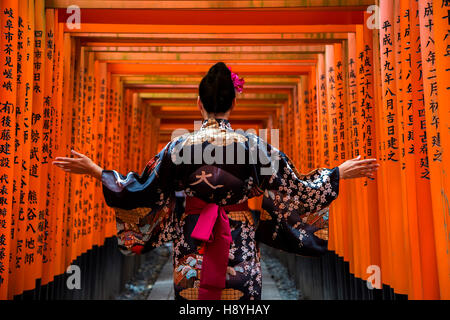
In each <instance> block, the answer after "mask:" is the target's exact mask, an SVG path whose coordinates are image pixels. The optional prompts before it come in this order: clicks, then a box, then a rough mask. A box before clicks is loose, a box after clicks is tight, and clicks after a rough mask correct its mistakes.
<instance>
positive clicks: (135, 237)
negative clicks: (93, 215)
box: [102, 143, 174, 255]
mask: <svg viewBox="0 0 450 320" xmlns="http://www.w3.org/2000/svg"><path fill="white" fill-rule="evenodd" d="M169 147H170V143H169V144H167V145H166V147H164V148H163V149H162V150H161V151H160V152H159V153H158V154H157V155H155V156H154V157H153V159H151V160H150V161H149V162H148V163H147V165H146V166H145V168H144V171H143V172H142V174H140V175H139V174H138V173H136V172H133V171H131V172H129V173H128V174H127V175H126V176H124V175H122V174H120V173H119V172H117V171H116V170H103V171H102V190H103V196H104V198H105V202H106V204H107V205H108V206H109V207H112V208H113V209H114V212H115V217H116V226H117V239H118V245H119V249H120V250H121V251H122V253H123V254H126V255H134V254H139V253H144V252H146V251H149V250H151V249H153V248H155V247H157V246H159V245H161V244H163V243H164V242H167V241H170V240H171V237H172V234H171V231H172V224H173V215H172V207H173V203H174V201H173V200H174V190H172V185H173V184H171V179H172V174H173V166H174V164H173V162H172V160H171V157H170V151H169V149H170V148H169Z"/></svg>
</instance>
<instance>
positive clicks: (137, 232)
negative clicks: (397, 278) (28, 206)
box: [102, 119, 339, 300]
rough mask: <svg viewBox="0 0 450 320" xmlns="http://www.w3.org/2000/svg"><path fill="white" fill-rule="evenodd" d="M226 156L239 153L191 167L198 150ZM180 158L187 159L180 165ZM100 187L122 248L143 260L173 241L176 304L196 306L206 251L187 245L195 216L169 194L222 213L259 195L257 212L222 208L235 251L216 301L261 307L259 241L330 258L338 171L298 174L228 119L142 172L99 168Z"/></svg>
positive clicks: (212, 122)
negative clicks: (326, 254) (187, 302)
mask: <svg viewBox="0 0 450 320" xmlns="http://www.w3.org/2000/svg"><path fill="white" fill-rule="evenodd" d="M227 148H233V150H234V151H238V152H235V153H234V154H232V155H233V157H234V158H231V159H233V160H234V162H233V163H231V164H230V163H229V162H228V161H216V162H214V163H207V162H206V161H205V160H204V159H202V160H201V161H195V160H196V159H195V157H196V154H197V155H198V152H199V151H200V152H203V153H205V152H206V151H208V152H210V151H211V150H214V152H213V153H214V154H215V156H217V155H219V156H218V157H216V158H215V159H216V160H217V159H221V158H220V157H223V160H229V159H228V158H226V157H227V156H228V153H227V150H228V151H229V150H231V149H227ZM209 149H211V150H209ZM239 151H240V152H244V154H245V157H244V158H245V161H244V162H242V161H241V162H239V159H238V158H239ZM252 151H256V152H252ZM221 152H222V153H221ZM230 154H231V153H230ZM180 155H184V156H186V157H185V158H184V159H185V160H186V159H190V160H191V161H184V162H181V163H180V162H179V161H178V160H179V158H177V157H179V156H180ZM241 160H242V159H241ZM263 172H264V173H263ZM102 183H103V194H104V198H105V201H106V203H107V205H108V206H110V207H112V208H114V210H115V212H116V223H117V238H118V244H119V248H120V250H121V251H122V252H123V253H124V254H128V255H132V254H140V253H145V252H147V251H149V250H152V249H153V248H155V247H158V246H160V245H162V244H163V243H165V242H170V241H171V242H173V248H174V254H173V265H174V289H175V290H174V291H175V298H176V299H188V300H189V299H197V298H198V288H199V284H200V279H201V272H202V270H201V267H202V260H203V253H204V244H205V243H204V242H202V241H199V240H197V239H194V238H192V237H191V233H192V231H193V229H194V227H195V225H196V222H197V220H198V214H197V215H195V214H186V213H185V212H184V211H183V210H175V203H176V200H175V192H176V191H181V190H182V191H184V192H185V194H186V196H192V197H198V198H200V199H202V200H203V201H205V202H214V203H216V204H217V205H219V206H225V205H232V204H238V203H243V202H245V201H246V200H248V199H250V198H252V197H255V196H259V195H264V196H263V204H262V208H263V211H262V212H259V211H229V210H228V211H227V210H226V213H227V216H228V220H229V224H230V229H231V236H232V243H231V246H230V250H229V259H228V267H227V272H226V285H225V289H224V290H223V291H222V299H224V300H252V299H255V300H258V299H261V264H260V251H259V246H258V244H259V242H263V243H265V244H267V245H269V246H272V247H275V248H278V249H281V250H284V251H287V252H292V253H295V254H300V255H306V256H318V255H321V254H323V253H324V252H326V250H327V243H328V206H329V205H330V204H331V202H332V201H333V200H334V199H336V197H337V196H338V191H339V170H338V168H333V169H327V168H319V169H316V170H314V171H312V172H310V173H308V174H306V175H302V174H300V173H299V172H298V171H297V170H296V168H295V167H294V165H293V164H292V162H291V161H290V160H289V158H288V157H287V156H286V155H285V154H284V153H283V152H281V151H280V150H278V149H277V148H275V147H273V146H271V145H270V144H267V143H265V142H264V141H263V140H262V139H260V138H259V137H258V136H256V135H254V134H252V133H248V132H240V131H237V130H236V131H234V130H233V129H232V128H231V125H230V123H229V122H228V121H227V120H224V119H208V120H205V121H204V122H203V124H202V127H201V128H200V130H198V131H195V132H193V133H187V134H185V135H182V136H179V137H177V138H175V139H173V140H172V141H170V142H169V143H168V144H167V145H166V146H165V147H164V148H163V149H162V150H161V151H160V152H159V153H158V154H157V155H156V156H155V157H154V158H153V159H152V160H150V161H149V162H148V163H147V165H146V166H145V169H144V170H143V172H142V174H140V175H139V174H138V173H136V172H133V171H132V172H129V173H128V174H127V175H125V176H124V175H122V174H120V173H118V172H117V171H116V170H103V172H102Z"/></svg>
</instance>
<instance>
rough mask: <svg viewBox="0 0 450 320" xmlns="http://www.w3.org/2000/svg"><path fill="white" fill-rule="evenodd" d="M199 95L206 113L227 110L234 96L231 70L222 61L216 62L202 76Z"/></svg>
mask: <svg viewBox="0 0 450 320" xmlns="http://www.w3.org/2000/svg"><path fill="white" fill-rule="evenodd" d="M198 91H199V96H200V100H201V101H202V103H203V107H204V108H205V110H206V111H207V112H208V113H225V112H227V111H228V110H229V109H230V108H231V105H232V103H233V100H234V98H235V97H236V92H235V88H234V84H233V80H232V79H231V71H230V69H228V67H227V66H226V65H225V63H223V62H217V63H216V64H215V65H213V66H212V67H211V68H210V69H209V71H208V73H207V74H206V75H205V76H204V77H203V79H202V81H201V82H200V85H199V90H198Z"/></svg>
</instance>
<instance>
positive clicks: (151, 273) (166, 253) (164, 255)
mask: <svg viewBox="0 0 450 320" xmlns="http://www.w3.org/2000/svg"><path fill="white" fill-rule="evenodd" d="M170 253H171V250H170V244H169V245H167V246H161V247H158V248H155V249H153V250H152V251H150V252H149V253H147V254H146V259H145V262H144V263H143V264H142V266H141V268H139V270H138V272H137V274H136V275H135V276H134V277H133V278H132V279H131V280H130V281H128V283H126V284H125V290H124V291H122V292H121V293H120V294H119V295H118V296H116V297H115V300H147V297H148V295H149V294H150V292H151V291H152V288H153V284H154V283H155V281H156V279H157V278H158V276H159V273H160V271H161V269H162V268H163V266H164V264H165V263H166V261H167V260H168V259H169V258H170Z"/></svg>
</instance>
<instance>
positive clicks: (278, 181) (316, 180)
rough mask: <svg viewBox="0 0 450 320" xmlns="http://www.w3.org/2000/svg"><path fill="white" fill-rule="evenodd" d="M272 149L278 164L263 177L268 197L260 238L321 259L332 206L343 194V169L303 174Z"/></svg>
mask: <svg viewBox="0 0 450 320" xmlns="http://www.w3.org/2000/svg"><path fill="white" fill-rule="evenodd" d="M270 149H271V150H269V153H271V154H272V155H273V154H275V155H276V156H275V157H272V156H271V157H272V159H273V158H275V159H276V161H273V160H272V162H271V165H270V168H269V169H270V170H271V174H267V175H263V176H261V177H260V181H261V185H260V188H261V190H262V191H263V192H264V197H263V203H262V208H263V211H262V213H261V216H260V221H259V224H258V228H257V230H256V237H257V239H258V240H259V241H261V242H263V243H265V244H267V245H269V246H271V247H274V248H277V249H280V250H283V251H287V252H291V253H296V254H299V255H304V256H319V255H321V254H323V253H325V252H326V251H327V247H328V206H329V205H330V204H331V202H332V201H333V200H334V199H336V197H337V196H338V193H339V168H337V167H335V168H333V169H327V168H319V169H316V170H314V171H312V172H310V173H308V174H305V175H303V174H300V173H299V172H298V171H297V169H296V168H295V166H294V165H293V163H292V162H291V161H290V160H289V158H288V157H287V156H286V155H285V154H284V153H283V152H281V151H279V150H277V149H276V148H273V147H270ZM266 169H268V168H266Z"/></svg>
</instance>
